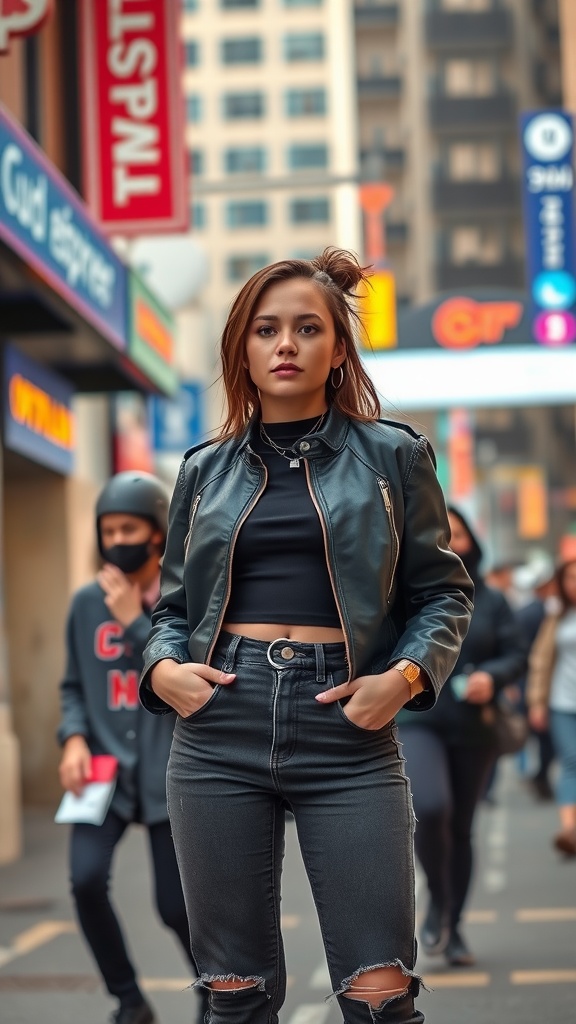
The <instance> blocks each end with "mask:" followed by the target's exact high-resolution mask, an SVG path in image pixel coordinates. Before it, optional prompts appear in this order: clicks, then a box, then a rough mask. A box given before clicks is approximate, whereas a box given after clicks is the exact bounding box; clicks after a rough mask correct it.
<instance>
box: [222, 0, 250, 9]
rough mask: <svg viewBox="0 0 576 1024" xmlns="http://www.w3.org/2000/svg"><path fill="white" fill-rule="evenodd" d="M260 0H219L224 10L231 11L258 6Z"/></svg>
mask: <svg viewBox="0 0 576 1024" xmlns="http://www.w3.org/2000/svg"><path fill="white" fill-rule="evenodd" d="M259 6H260V0H220V7H223V8H224V10H225V11H232V10H234V9H238V8H246V7H259Z"/></svg>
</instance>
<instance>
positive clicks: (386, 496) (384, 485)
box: [378, 477, 400, 603]
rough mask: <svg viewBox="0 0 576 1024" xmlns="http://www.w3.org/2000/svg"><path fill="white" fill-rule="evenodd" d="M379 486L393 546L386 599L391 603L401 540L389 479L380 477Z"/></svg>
mask: <svg viewBox="0 0 576 1024" xmlns="http://www.w3.org/2000/svg"><path fill="white" fill-rule="evenodd" d="M378 487H379V488H380V494H381V495H382V501H383V502H384V508H385V511H386V518H387V519H388V528H389V530H390V544H391V547H392V559H391V568H390V583H389V585H388V593H387V595H386V601H387V602H388V603H390V595H391V593H392V588H393V586H394V577H395V575H396V567H397V565H398V556H399V554H400V540H399V538H398V530H397V529H396V522H395V520H394V506H393V504H392V495H391V494H390V484H389V483H388V481H387V480H384V479H383V478H382V477H378Z"/></svg>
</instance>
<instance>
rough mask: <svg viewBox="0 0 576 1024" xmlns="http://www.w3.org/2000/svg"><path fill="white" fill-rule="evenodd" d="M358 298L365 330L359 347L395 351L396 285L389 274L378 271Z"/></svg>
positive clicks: (389, 272)
mask: <svg viewBox="0 0 576 1024" xmlns="http://www.w3.org/2000/svg"><path fill="white" fill-rule="evenodd" d="M359 299H360V316H361V319H362V323H363V325H364V331H365V335H364V337H363V338H362V339H361V344H362V347H363V348H367V349H370V350H371V351H379V350H381V349H386V348H396V345H397V343H398V335H397V327H396V285H395V281H394V275H393V274H392V272H391V271H389V270H378V271H377V272H376V273H375V274H373V275H372V277H371V278H370V280H369V281H368V282H367V283H366V284H365V286H364V291H363V292H362V293H360V295H359Z"/></svg>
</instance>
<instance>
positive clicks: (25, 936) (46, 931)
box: [0, 921, 77, 967]
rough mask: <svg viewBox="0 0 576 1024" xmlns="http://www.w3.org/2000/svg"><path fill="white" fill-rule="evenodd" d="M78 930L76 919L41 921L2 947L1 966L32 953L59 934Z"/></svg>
mask: <svg viewBox="0 0 576 1024" xmlns="http://www.w3.org/2000/svg"><path fill="white" fill-rule="evenodd" d="M76 931H77V928H76V925H75V923H74V921H40V922H39V923H38V924H35V925H33V926H32V928H28V929H27V930H26V931H25V932H20V934H19V935H17V936H16V938H15V939H14V940H13V941H12V943H11V944H10V945H9V946H3V947H1V948H0V967H3V966H4V964H8V963H10V961H12V960H15V959H16V958H17V957H19V956H26V954H27V953H32V951H33V950H35V949H38V947H39V946H44V945H45V944H46V943H47V942H51V940H52V939H55V938H57V936H58V935H66V934H70V933H72V932H76Z"/></svg>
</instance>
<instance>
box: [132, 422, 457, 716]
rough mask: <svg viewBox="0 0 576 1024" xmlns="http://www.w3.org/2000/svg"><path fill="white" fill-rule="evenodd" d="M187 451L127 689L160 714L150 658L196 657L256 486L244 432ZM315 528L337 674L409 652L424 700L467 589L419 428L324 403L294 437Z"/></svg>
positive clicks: (452, 646) (224, 596)
mask: <svg viewBox="0 0 576 1024" xmlns="http://www.w3.org/2000/svg"><path fill="white" fill-rule="evenodd" d="M255 428H257V422H256V420H253V421H252V422H251V423H250V425H249V426H248V428H247V430H246V433H245V434H244V435H243V437H242V438H240V439H233V440H228V441H225V442H221V443H208V444H205V445H200V446H199V447H197V448H192V449H191V450H190V451H188V452H187V453H186V455H185V457H184V461H183V462H182V465H181V468H180V473H179V475H178V479H177V482H176V486H175V490H174V495H173V498H172V504H171V509H170V523H169V529H168V539H167V543H166V552H165V556H164V561H163V566H162V590H161V597H160V601H159V603H158V605H157V607H156V609H155V611H154V613H153V615H152V631H151V633H150V637H149V640H148V645H147V647H146V650H145V652H144V671H143V674H142V680H141V685H140V698H141V700H142V703H143V704H144V706H145V707H146V708H148V710H149V711H153V712H155V713H156V714H161V713H163V712H168V711H169V710H171V709H170V708H169V707H168V705H167V704H166V703H165V702H164V701H162V700H161V699H160V698H159V697H157V696H156V695H155V694H154V693H153V691H152V690H151V689H150V687H149V683H148V677H149V673H150V670H151V669H152V667H153V666H154V665H155V664H156V663H157V662H158V661H160V660H161V659H162V658H173V659H175V660H176V661H178V662H185V661H193V662H200V663H205V664H208V663H209V662H210V658H211V655H212V651H213V648H214V645H215V642H216V639H217V637H218V633H219V630H220V626H221V624H222V622H223V621H224V615H225V611H226V605H227V603H228V598H229V596H230V586H231V568H232V558H233V554H234V544H235V541H236V538H237V536H238V532H239V530H240V528H241V526H242V523H243V522H244V521H245V519H246V518H247V516H248V515H249V514H250V512H251V510H252V508H253V507H254V505H255V504H256V502H257V501H258V498H259V497H260V495H261V494H262V492H263V491H264V488H265V486H266V470H265V467H264V465H263V463H262V462H261V460H260V459H259V458H258V456H257V455H255V454H254V452H253V450H252V448H251V446H250V440H251V437H252V433H253V431H254V429H255ZM296 448H297V449H298V450H299V451H300V452H301V453H302V456H303V461H304V468H305V472H306V477H307V481H308V486H309V488H310V494H311V497H312V500H313V502H314V505H315V506H316V509H317V511H318V515H319V517H320V522H321V524H322V529H323V533H324V541H325V547H326V559H327V563H328V568H329V571H330V577H331V580H332V585H333V587H334V593H335V596H336V604H337V606H338V610H339V614H340V619H341V621H342V628H343V630H344V637H345V642H346V650H347V658H348V666H349V672H350V678H351V679H352V678H355V677H357V676H359V675H364V674H371V673H379V672H383V671H384V670H385V669H386V668H388V667H390V666H391V665H392V664H393V663H394V662H396V661H398V660H399V659H400V658H409V659H410V660H411V661H413V662H415V663H416V664H418V665H420V666H421V668H423V669H424V670H425V672H426V673H427V675H428V677H429V679H430V681H431V684H432V687H433V689H427V690H425V691H424V692H423V693H421V694H419V695H418V696H417V697H415V698H414V700H413V701H411V702H410V704H409V705H408V706H409V707H410V709H412V710H425V709H426V708H428V707H431V706H432V705H433V704H434V702H435V700H436V696H437V695H438V692H439V691H440V688H441V687H442V685H443V683H444V680H445V679H446V678H447V677H448V675H449V674H450V672H451V670H452V667H453V665H454V663H455V661H456V658H457V656H458V652H459V649H460V644H461V642H462V640H463V638H464V636H465V634H466V630H467V629H468V624H469V621H470V615H471V612H472V596H473V585H472V583H471V581H470V578H469V576H468V574H467V573H466V571H465V569H464V567H463V565H462V563H461V561H460V559H459V558H458V557H457V556H456V555H455V554H453V552H452V551H450V549H449V548H448V536H449V532H448V531H449V527H448V521H447V516H446V509H445V505H444V499H443V496H442V492H441V490H440V486H439V484H438V480H437V478H436V473H435V471H434V464H433V461H432V460H433V456H432V453H431V449H430V446H429V443H428V441H427V439H426V438H425V437H423V436H422V435H418V434H416V433H414V431H412V430H411V429H410V428H409V427H407V426H405V425H404V424H400V423H392V422H390V421H386V420H380V421H377V422H372V423H359V422H357V421H355V420H349V419H347V418H346V417H344V416H342V415H340V414H339V413H338V412H336V411H335V410H334V409H332V410H331V411H330V413H329V415H328V416H327V418H326V421H325V423H324V426H323V427H322V429H321V430H320V431H318V433H315V434H312V435H310V436H309V437H308V438H302V439H301V440H300V441H299V442H297V444H296Z"/></svg>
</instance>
